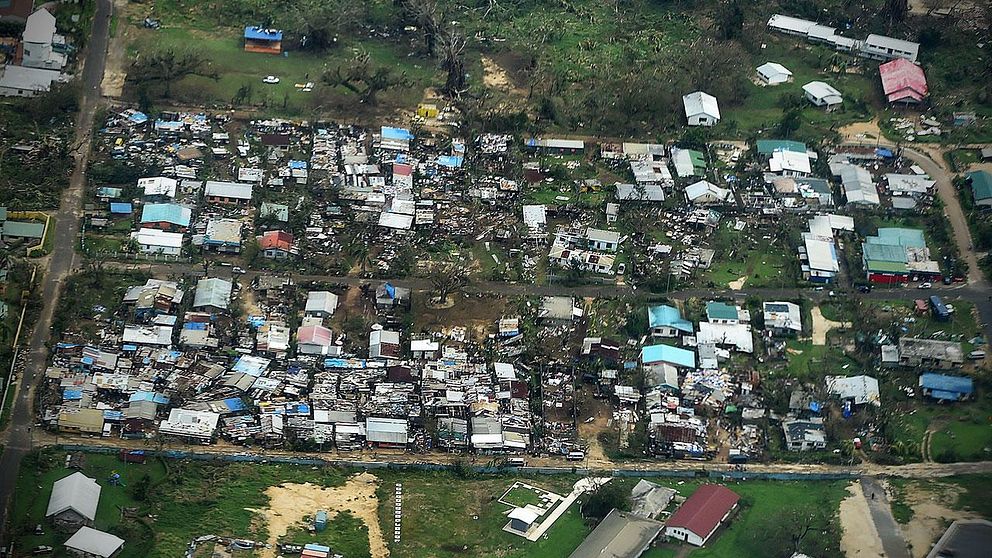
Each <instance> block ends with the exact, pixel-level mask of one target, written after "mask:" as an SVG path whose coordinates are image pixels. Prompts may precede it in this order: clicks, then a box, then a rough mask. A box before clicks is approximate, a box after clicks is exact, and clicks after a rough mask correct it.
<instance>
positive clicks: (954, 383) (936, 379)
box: [920, 372, 975, 399]
mask: <svg viewBox="0 0 992 558" xmlns="http://www.w3.org/2000/svg"><path fill="white" fill-rule="evenodd" d="M920 387H921V388H922V389H929V390H932V392H933V393H931V395H932V396H933V397H934V398H936V399H958V398H959V396H961V395H971V394H972V393H973V392H974V391H975V385H974V382H972V380H971V378H968V377H966V376H948V375H946V374H934V373H932V372H927V373H926V374H920ZM938 394H940V395H938ZM941 395H944V397H941ZM947 395H950V396H949V397H947Z"/></svg>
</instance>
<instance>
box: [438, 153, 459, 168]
mask: <svg viewBox="0 0 992 558" xmlns="http://www.w3.org/2000/svg"><path fill="white" fill-rule="evenodd" d="M462 161H464V159H463V158H461V157H458V156H455V155H441V156H440V157H438V158H437V164H439V165H441V166H442V167H448V168H451V169H457V168H460V167H461V166H462Z"/></svg>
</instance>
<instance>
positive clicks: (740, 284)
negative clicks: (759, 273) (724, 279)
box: [727, 275, 747, 291]
mask: <svg viewBox="0 0 992 558" xmlns="http://www.w3.org/2000/svg"><path fill="white" fill-rule="evenodd" d="M746 282H747V275H745V276H743V277H741V278H739V279H737V280H736V281H731V282H729V283H727V286H728V287H730V290H732V291H739V290H741V289H743V288H744V283H746Z"/></svg>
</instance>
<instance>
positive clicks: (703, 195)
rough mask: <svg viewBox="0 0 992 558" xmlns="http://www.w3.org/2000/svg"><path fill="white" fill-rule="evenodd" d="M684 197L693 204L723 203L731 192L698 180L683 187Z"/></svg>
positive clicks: (729, 196)
mask: <svg viewBox="0 0 992 558" xmlns="http://www.w3.org/2000/svg"><path fill="white" fill-rule="evenodd" d="M685 198H686V200H688V201H689V203H694V204H707V203H723V202H726V201H728V200H729V199H730V198H731V193H730V190H727V189H726V188H721V187H719V186H717V185H716V184H713V183H711V182H708V181H706V180H700V181H699V182H696V183H693V184H690V185H688V186H686V187H685Z"/></svg>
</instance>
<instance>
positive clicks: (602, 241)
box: [586, 227, 620, 252]
mask: <svg viewBox="0 0 992 558" xmlns="http://www.w3.org/2000/svg"><path fill="white" fill-rule="evenodd" d="M586 240H587V241H588V242H589V249H590V250H599V251H601V252H616V251H617V249H618V248H619V247H620V233H618V232H616V231H604V230H603V229H594V228H592V227H589V228H587V229H586Z"/></svg>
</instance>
